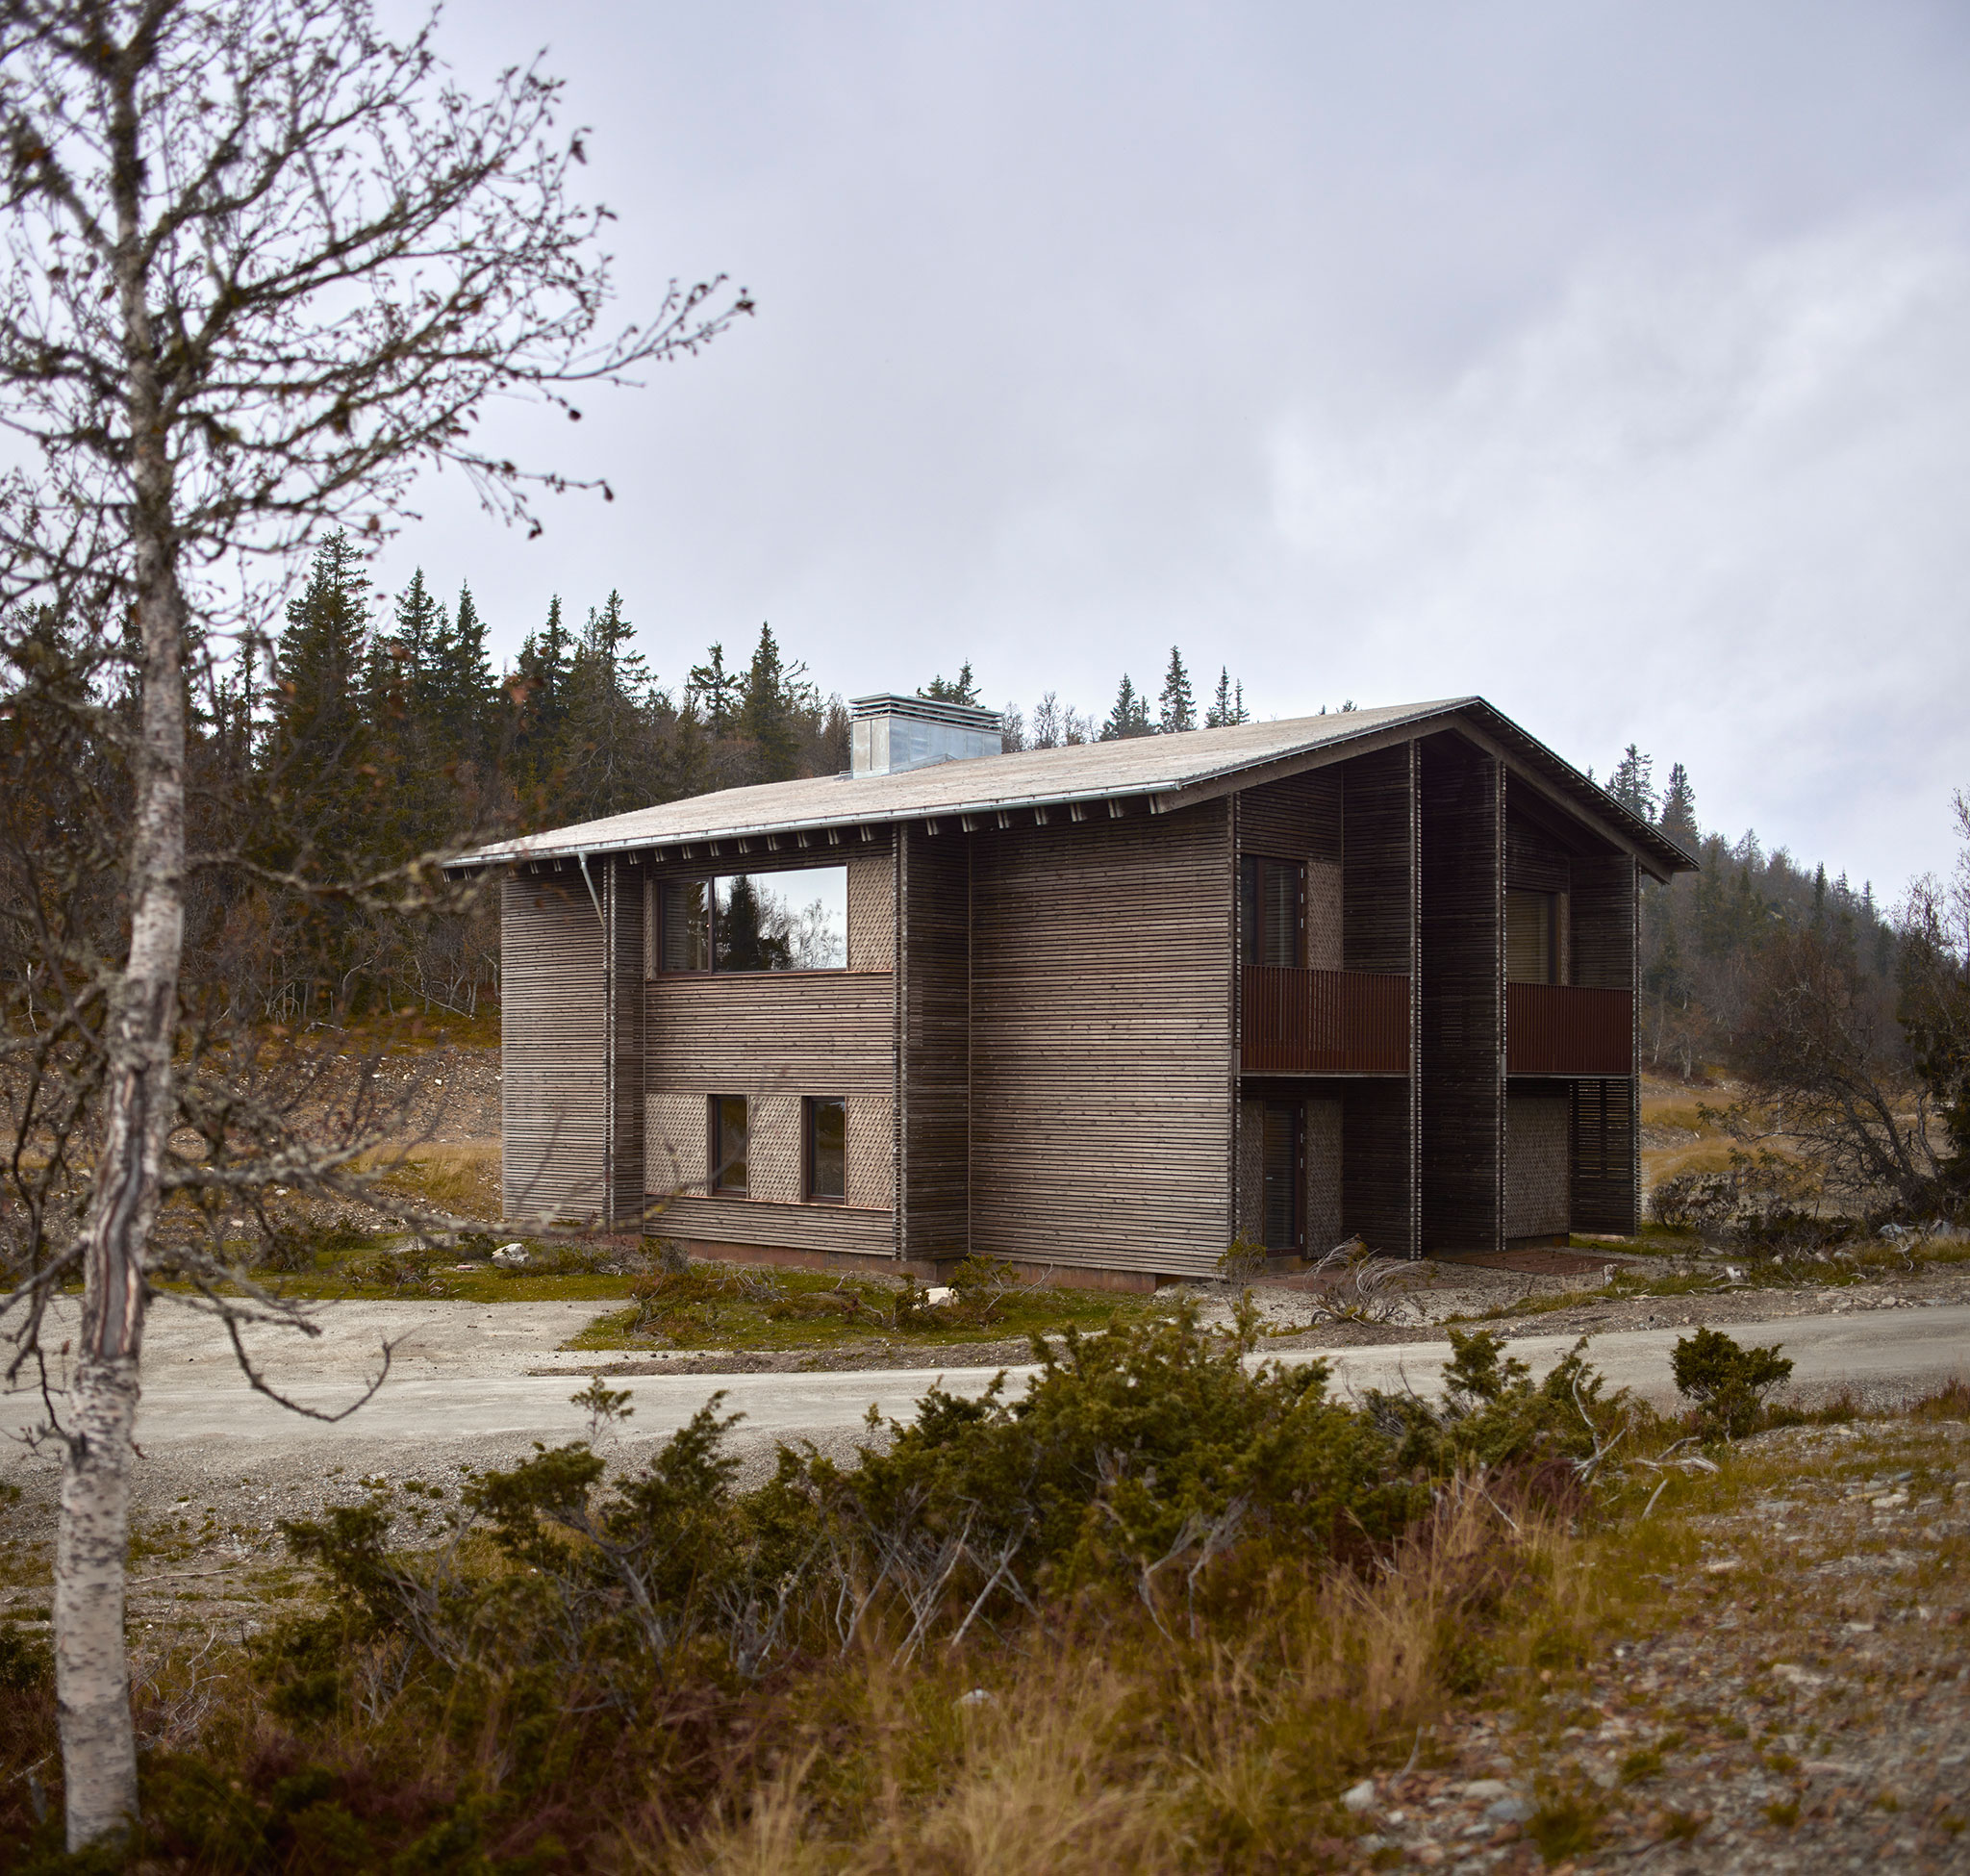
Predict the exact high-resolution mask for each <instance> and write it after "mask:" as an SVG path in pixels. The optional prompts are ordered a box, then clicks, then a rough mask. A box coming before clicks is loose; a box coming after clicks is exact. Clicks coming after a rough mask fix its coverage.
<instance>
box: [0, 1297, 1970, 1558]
mask: <svg viewBox="0 0 1970 1876" xmlns="http://www.w3.org/2000/svg"><path fill="white" fill-rule="evenodd" d="M596 1313H597V1310H596V1307H595V1306H594V1305H593V1304H582V1303H533V1304H524V1303H509V1304H501V1305H499V1306H496V1307H488V1306H484V1305H473V1304H464V1303H440V1302H422V1303H418V1302H391V1303H384V1302H377V1303H368V1302H360V1303H357V1302H345V1303H338V1304H335V1305H332V1306H324V1307H322V1308H321V1309H320V1310H319V1311H318V1313H317V1315H316V1323H317V1325H318V1327H319V1330H320V1333H319V1334H318V1335H316V1336H314V1337H302V1336H300V1335H297V1334H295V1333H293V1332H292V1331H277V1330H272V1329H265V1330H260V1331H253V1332H252V1333H251V1336H250V1347H251V1348H252V1351H253V1353H254V1354H255V1356H256V1357H260V1358H263V1359H264V1360H265V1368H266V1372H267V1373H268V1375H269V1376H270V1377H271V1378H272V1379H273V1380H275V1381H276V1382H277V1383H278V1384H279V1385H280V1386H281V1387H282V1388H283V1389H284V1391H286V1392H287V1393H289V1394H290V1396H291V1397H292V1398H293V1399H294V1400H296V1401H298V1402H300V1403H302V1404H303V1405H305V1406H307V1407H311V1408H314V1409H316V1411H319V1412H324V1413H333V1412H336V1411H338V1410H340V1409H341V1408H343V1407H347V1406H348V1405H349V1404H350V1403H351V1402H352V1401H353V1400H354V1399H355V1398H356V1397H357V1396H358V1395H359V1394H360V1392H361V1390H362V1387H363V1385H364V1384H365V1381H366V1377H367V1376H369V1375H371V1374H373V1373H374V1372H375V1368H376V1364H377V1360H378V1352H379V1350H380V1348H381V1347H382V1345H383V1344H384V1343H385V1342H386V1341H388V1342H391V1343H392V1344H393V1356H392V1363H391V1373H390V1376H389V1378H388V1380H387V1381H386V1382H385V1383H384V1385H383V1387H382V1388H381V1389H380V1390H379V1392H378V1393H377V1395H376V1397H375V1399H374V1400H372V1401H370V1402H369V1403H368V1405H366V1407H362V1408H360V1409H359V1410H358V1411H357V1412H356V1413H354V1414H353V1415H351V1416H350V1417H349V1418H347V1419H345V1420H341V1421H339V1422H335V1423H329V1422H325V1421H321V1420H311V1419H306V1418H303V1417H302V1416H300V1415H298V1414H294V1413H291V1412H289V1411H287V1410H285V1409H284V1408H282V1407H279V1406H277V1405H276V1404H275V1403H274V1402H272V1401H270V1400H267V1399H265V1397H263V1396H261V1395H259V1394H256V1393H255V1392H254V1391H253V1390H252V1389H251V1388H250V1387H249V1386H248V1385H247V1383H246V1382H245V1380H244V1379H243V1378H242V1377H241V1375H240V1372H239V1369H238V1367H237V1365H236V1364H235V1363H234V1361H233V1358H232V1356H231V1354H230V1352H229V1351H228V1350H227V1349H226V1347H225V1345H224V1341H223V1338H221V1337H215V1333H214V1329H213V1326H212V1324H211V1323H210V1322H209V1321H207V1320H204V1319H201V1318H199V1317H197V1316H196V1315H193V1314H192V1313H190V1312H189V1311H187V1310H185V1309H182V1308H161V1309H159V1310H157V1311H156V1312H155V1313H154V1315H153V1316H152V1319H151V1327H150V1331H149V1336H148V1344H147V1349H146V1356H145V1363H144V1369H145V1372H144V1393H143V1405H142V1407H141V1410H140V1413H139V1421H138V1438H139V1445H140V1447H141V1449H142V1453H143V1464H142V1466H141V1467H140V1468H139V1486H138V1508H139V1515H143V1514H146V1513H148V1514H153V1515H155V1514H162V1513H163V1512H164V1511H166V1510H168V1509H169V1508H171V1507H173V1506H183V1505H185V1504H188V1503H196V1504H197V1505H198V1506H200V1507H207V1506H210V1507H212V1508H214V1509H215V1511H216V1512H217V1514H218V1515H220V1516H221V1517H222V1518H224V1517H229V1516H230V1517H233V1518H235V1519H237V1520H238V1521H240V1522H242V1523H244V1524H246V1525H247V1526H249V1527H250V1526H254V1525H259V1526H262V1527H264V1526H265V1523H266V1521H267V1519H268V1517H269V1516H270V1515H303V1514H306V1513H308V1512H309V1511H311V1510H313V1509H315V1508H318V1506H319V1505H320V1504H321V1503H322V1502H323V1501H324V1499H329V1498H335V1497H345V1496H347V1495H348V1493H349V1491H350V1489H351V1484H352V1482H353V1481H354V1480H356V1479H358V1478H361V1477H364V1476H366V1475H368V1474H371V1473H376V1472H383V1473H388V1474H391V1475H392V1476H396V1477H402V1476H404V1475H405V1474H406V1473H417V1474H421V1475H423V1476H426V1477H432V1478H436V1477H439V1476H441V1475H455V1473H456V1470H457V1468H458V1467H460V1466H462V1465H471V1466H477V1467H485V1466H489V1465H493V1466H496V1465H510V1464H512V1463H513V1462H514V1461H515V1460H516V1459H518V1458H520V1457H522V1456H523V1455H524V1454H526V1453H527V1452H528V1451H530V1450H531V1449H532V1446H533V1443H534V1442H535V1441H536V1440H540V1441H543V1442H553V1441H557V1440H566V1439H571V1438H574V1437H577V1436H578V1435H580V1434H581V1433H583V1432H585V1431H586V1430H587V1424H588V1423H587V1416H586V1415H585V1414H584V1413H583V1412H582V1410H581V1409H579V1408H577V1407H574V1406H573V1405H572V1404H571V1403H570V1400H569V1396H570V1395H571V1394H572V1393H573V1392H574V1390H575V1387H576V1386H577V1385H578V1384H580V1383H581V1382H582V1381H583V1380H584V1378H585V1377H586V1376H587V1375H589V1374H591V1373H593V1372H594V1371H595V1369H596V1367H597V1366H598V1365H600V1364H599V1363H598V1359H597V1357H596V1356H595V1355H594V1354H593V1353H586V1354H574V1353H564V1352H561V1351H560V1350H559V1348H558V1345H559V1344H560V1343H562V1342H564V1341H566V1340H567V1339H568V1337H569V1336H570V1335H572V1334H573V1333H574V1332H575V1331H577V1330H578V1329H580V1328H581V1327H582V1326H583V1325H584V1324H585V1323H586V1322H587V1321H588V1320H590V1319H591V1318H592V1317H593V1316H594V1314H596ZM1730 1329H1731V1332H1732V1333H1733V1334H1735V1335H1736V1336H1737V1337H1738V1339H1739V1340H1741V1341H1745V1342H1781V1343H1782V1344H1783V1345H1784V1349H1785V1353H1786V1354H1787V1355H1788V1356H1791V1357H1792V1359H1793V1361H1794V1362H1795V1363H1796V1369H1795V1374H1794V1379H1793V1382H1792V1386H1791V1393H1792V1395H1793V1396H1794V1398H1798V1399H1802V1400H1806V1401H1810V1400H1812V1399H1815V1398H1819V1397H1823V1396H1825V1395H1826V1394H1829V1393H1831V1392H1835V1391H1837V1390H1838V1389H1840V1388H1842V1387H1852V1389H1853V1390H1854V1392H1855V1394H1856V1397H1857V1398H1858V1399H1859V1400H1860V1401H1861V1402H1862V1403H1863V1404H1864V1405H1886V1404H1889V1403H1891V1402H1893V1401H1896V1400H1900V1399H1906V1398H1908V1397H1910V1396H1912V1395H1915V1394H1920V1393H1923V1392H1927V1391H1928V1390H1930V1389H1932V1388H1933V1387H1935V1386H1937V1385H1938V1384H1940V1383H1941V1382H1945V1381H1947V1380H1949V1379H1950V1378H1951V1377H1952V1376H1956V1375H1970V1305H1962V1304H1950V1305H1942V1306H1931V1307H1926V1308H1925V1307H1909V1308H1900V1309H1895V1310H1885V1311H1868V1312H1864V1313H1858V1314H1856V1313H1851V1312H1849V1313H1842V1314H1826V1315H1817V1316H1789V1317H1780V1318H1775V1319H1773V1320H1769V1321H1763V1322H1741V1321H1739V1322H1733V1323H1732V1324H1731V1325H1730ZM1682 1332H1683V1331H1682V1330H1681V1328H1680V1326H1671V1327H1665V1328H1657V1329H1646V1330H1625V1331H1615V1332H1610V1333H1606V1334H1603V1335H1600V1336H1597V1337H1596V1338H1595V1340H1594V1341H1593V1343H1592V1345H1591V1346H1592V1359H1593V1362H1594V1364H1595V1366H1596V1367H1598V1368H1599V1369H1600V1370H1601V1371H1602V1372H1603V1373H1604V1374H1605V1375H1606V1376H1607V1378H1608V1380H1609V1382H1610V1383H1612V1384H1613V1385H1617V1386H1626V1387H1630V1388H1632V1389H1633V1390H1634V1391H1635V1392H1636V1393H1638V1394H1641V1395H1644V1396H1646V1397H1648V1398H1649V1399H1651V1400H1653V1401H1654V1402H1656V1403H1657V1404H1658V1405H1661V1406H1664V1407H1667V1406H1669V1405H1671V1404H1672V1402H1673V1400H1674V1393H1673V1389H1672V1387H1671V1384H1670V1379H1669V1352H1670V1349H1671V1347H1672V1346H1673V1345H1674V1343H1675V1341H1676V1338H1677V1336H1678V1335H1679V1334H1680V1333H1682ZM62 1333H63V1331H62V1329H61V1327H60V1326H58V1327H57V1329H56V1331H55V1334H54V1335H53V1336H51V1338H50V1339H51V1341H53V1342H54V1344H55V1345H56V1346H58V1347H59V1346H60V1342H61V1336H62ZM1575 1339H1576V1338H1575V1337H1574V1336H1572V1335H1568V1334H1561V1335H1521V1336H1517V1337H1515V1338H1514V1339H1513V1342H1512V1351H1513V1353H1514V1354H1515V1355H1516V1356H1520V1357H1521V1358H1523V1359H1525V1360H1527V1361H1528V1362H1530V1363H1531V1365H1532V1368H1533V1370H1534V1372H1535V1373H1543V1372H1545V1370H1546V1369H1548V1368H1549V1367H1551V1366H1552V1364H1553V1362H1554V1361H1556V1360H1558V1359H1559V1357H1560V1356H1562V1355H1563V1354H1564V1353H1565V1352H1566V1350H1567V1349H1569V1348H1570V1347H1572V1346H1573V1343H1574V1340H1575ZM1447 1354H1448V1349H1447V1347H1446V1345H1445V1343H1444V1342H1442V1341H1440V1340H1434V1341H1411V1342H1399V1343H1384V1344H1381V1345H1380V1346H1376V1347H1354V1348H1341V1349H1334V1350H1330V1351H1321V1350H1317V1349H1308V1348H1293V1349H1287V1350H1283V1351H1281V1352H1280V1356H1279V1358H1281V1359H1283V1360H1304V1359H1311V1358H1315V1357H1320V1358H1325V1359H1326V1360H1328V1361H1330V1362H1331V1363H1332V1366H1333V1375H1334V1384H1335V1386H1336V1387H1337V1389H1339V1390H1340V1391H1343V1392H1352V1391H1359V1390H1361V1389H1363V1388H1368V1387H1378V1388H1399V1387H1402V1386H1403V1385H1405V1384H1406V1385H1408V1386H1412V1387H1415V1388H1417V1389H1419V1390H1424V1391H1427V1390H1429V1389H1432V1388H1433V1387H1434V1386H1435V1384H1436V1382H1437V1379H1438V1376H1439V1374H1440V1372H1441V1370H1442V1366H1443V1363H1444V1359H1445V1357H1446V1356H1447ZM647 1365H649V1364H647V1363H639V1366H644V1367H646V1366H647ZM998 1372H999V1371H998V1369H996V1368H989V1367H953V1368H950V1369H947V1370H945V1371H943V1383H944V1385H945V1386H946V1387H947V1388H948V1389H949V1390H951V1391H952V1392H954V1393H962V1394H975V1393H978V1392H979V1391H981V1390H982V1389H983V1388H984V1387H986V1386H987V1385H988V1384H989V1383H990V1382H991V1380H992V1378H993V1376H994V1374H995V1373H998ZM1005 1372H1006V1374H1007V1381H1008V1384H1009V1386H1010V1387H1011V1388H1013V1389H1014V1390H1015V1391H1017V1389H1018V1388H1019V1387H1020V1386H1021V1385H1023V1382H1024V1378H1025V1376H1026V1375H1027V1374H1029V1373H1030V1372H1031V1370H1030V1368H1021V1367H1015V1368H1011V1369H1008V1370H1006V1371H1005ZM937 1373H938V1371H937V1370H934V1369H930V1370H926V1369H922V1368H918V1369H886V1370H865V1371H861V1372H851V1373H816V1374H733V1375H721V1376H717V1377H711V1376H704V1375H695V1374H676V1375H669V1374H663V1373H655V1374H651V1373H639V1374H637V1375H635V1376H634V1377H624V1378H622V1379H621V1380H620V1381H619V1382H617V1384H618V1385H621V1386H626V1387H629V1388H630V1389H631V1390H632V1392H633V1395H634V1416H633V1418H632V1419H631V1420H630V1421H629V1422H628V1423H627V1425H626V1426H625V1427H624V1428H623V1430H622V1432H621V1433H620V1435H619V1451H620V1456H621V1457H622V1458H624V1459H630V1458H634V1457H635V1456H636V1454H637V1453H638V1451H639V1450H640V1449H642V1448H644V1447H645V1446H647V1445H648V1444H649V1443H650V1442H652V1441H654V1440H657V1439H661V1438H663V1437H665V1436H667V1435H668V1434H669V1433H670V1432H674V1431H675V1430H676V1428H678V1427H679V1426H681V1425H682V1424H683V1423H684V1422H685V1421H686V1420H687V1419H689V1417H690V1416H691V1415H692V1414H693V1413H694V1412H695V1411H696V1410H697V1409H698V1408H699V1407H702V1406H703V1405H704V1403H705V1402H706V1400H707V1399H708V1398H709V1397H710V1395H711V1394H712V1392H713V1390H714V1389H719V1388H721V1389H723V1391H724V1396H725V1398H724V1410H725V1411H727V1412H735V1411H736V1412H741V1413H743V1414H744V1415H745V1419H744V1421H743V1422H742V1423H741V1425H740V1428H739V1430H738V1432H737V1433H736V1435H735V1437H734V1440H733V1449H734V1451H735V1452H736V1453H737V1454H738V1455H739V1456H740V1457H741V1458H742V1460H743V1461H744V1462H745V1470H746V1473H747V1474H748V1475H756V1474H759V1473H763V1472H764V1471H765V1470H766V1469H767V1468H768V1467H769V1466H770V1464H771V1459H772V1453H773V1450H774V1448H775V1446H776V1445H777V1444H778V1443H779V1442H780V1441H782V1440H796V1439H812V1440H813V1441H814V1442H815V1443H816V1444H817V1445H819V1446H821V1448H822V1449H823V1450H828V1451H833V1452H836V1453H838V1454H841V1455H843V1456H845V1457H846V1455H848V1454H849V1453H850V1452H852V1449H853V1448H854V1446H855V1445H856V1444H857V1443H858V1441H860V1440H862V1439H866V1438H867V1436H868V1434H867V1431H866V1427H865V1417H866V1415H867V1414H868V1412H869V1409H870V1407H871V1406H873V1407H876V1408H877V1409H878V1410H879V1411H880V1412H881V1413H882V1414H883V1415H884V1416H886V1417H894V1418H907V1417H908V1416H909V1415H910V1413H911V1411H912V1409H913V1407H914V1406H915V1403H916V1402H917V1400H918V1399H919V1398H920V1397H921V1396H922V1392H923V1390H924V1388H925V1387H926V1385H928V1383H929V1382H930V1381H931V1380H932V1379H934V1378H935V1377H936V1375H937ZM44 1411H45V1410H44V1407H43V1405H42V1402H41V1400H40V1397H39V1395H38V1393H30V1392H25V1391H17V1392H14V1393H11V1394H6V1395H0V1433H8V1434H14V1435H17V1434H19V1433H21V1432H26V1431H28V1430H29V1429H30V1428H32V1427H33V1426H34V1425H35V1424H36V1423H38V1421H40V1420H41V1419H42V1418H43V1417H44ZM0 1478H7V1479H11V1480H13V1481H14V1482H16V1483H20V1484H22V1485H23V1486H24V1487H25V1488H26V1492H27V1496H26V1498H25V1499H24V1501H23V1505H22V1508H21V1510H20V1513H19V1515H23V1516H28V1517H33V1516H34V1515H35V1508H36V1507H47V1506H50V1505H51V1503H52V1491H51V1488H52V1484H53V1478H54V1456H53V1454H52V1452H51V1451H50V1450H48V1449H45V1448H44V1449H43V1450H42V1451H40V1452H38V1453H35V1452H31V1451H29V1450H27V1449H26V1448H24V1447H23V1446H21V1445H20V1444H18V1443H16V1442H15V1441H14V1440H12V1439H10V1440H7V1441H6V1442H4V1443H0Z"/></svg>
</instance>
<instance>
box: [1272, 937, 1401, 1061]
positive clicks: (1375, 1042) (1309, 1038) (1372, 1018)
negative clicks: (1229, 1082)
mask: <svg viewBox="0 0 1970 1876" xmlns="http://www.w3.org/2000/svg"><path fill="white" fill-rule="evenodd" d="M1239 989H1240V997H1241V1017H1242V1021H1241V1024H1240V1034H1239V1055H1240V1062H1241V1065H1242V1067H1243V1069H1244V1072H1245V1073H1246V1074H1247V1075H1406V1074H1407V1073H1408V1072H1409V979H1408V977H1407V976H1401V975H1397V974H1396V973H1393V972H1380V971H1289V970H1282V969H1278V968H1275V967H1274V966H1270V965H1264V964H1248V965H1246V966H1245V967H1244V969H1243V972H1242V974H1241V982H1240V986H1239Z"/></svg>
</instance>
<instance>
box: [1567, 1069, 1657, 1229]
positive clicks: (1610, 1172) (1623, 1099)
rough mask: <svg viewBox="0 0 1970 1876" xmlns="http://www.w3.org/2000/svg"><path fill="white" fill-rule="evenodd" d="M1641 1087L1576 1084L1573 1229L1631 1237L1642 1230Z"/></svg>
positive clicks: (1570, 1150) (1571, 1151)
mask: <svg viewBox="0 0 1970 1876" xmlns="http://www.w3.org/2000/svg"><path fill="white" fill-rule="evenodd" d="M1635 1094H1636V1082H1635V1080H1634V1079H1633V1077H1627V1078H1625V1079H1622V1080H1602V1081H1576V1082H1575V1083H1574V1085H1573V1107H1572V1115H1571V1122H1570V1126H1569V1128H1568V1132H1569V1139H1568V1143H1567V1157H1568V1162H1569V1172H1570V1182H1571V1185H1572V1188H1573V1191H1572V1209H1573V1229H1574V1230H1577V1231H1611V1232H1614V1233H1616V1234H1618V1235H1620V1236H1622V1237H1630V1236H1632V1235H1633V1234H1634V1232H1635V1231H1636V1230H1637V1229H1638V1228H1639V1226H1640V1223H1641V1219H1640V1206H1639V1203H1638V1200H1639V1196H1640V1190H1641V1165H1640V1151H1641V1126H1640V1115H1639V1112H1638V1110H1637V1106H1636V1100H1635Z"/></svg>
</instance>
